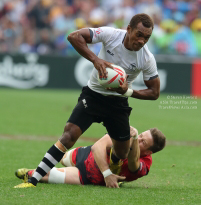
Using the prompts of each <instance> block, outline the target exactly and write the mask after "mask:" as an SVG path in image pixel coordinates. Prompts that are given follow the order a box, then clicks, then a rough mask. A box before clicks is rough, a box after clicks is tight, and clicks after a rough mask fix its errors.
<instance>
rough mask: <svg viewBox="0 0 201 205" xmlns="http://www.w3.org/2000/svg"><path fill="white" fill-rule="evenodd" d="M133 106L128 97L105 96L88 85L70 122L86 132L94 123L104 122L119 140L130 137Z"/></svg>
mask: <svg viewBox="0 0 201 205" xmlns="http://www.w3.org/2000/svg"><path fill="white" fill-rule="evenodd" d="M131 110H132V108H131V107H129V105H128V98H124V97H117V96H104V95H102V94H100V93H97V92H94V91H92V90H91V89H90V88H89V87H88V86H86V87H83V89H82V93H81V95H80V97H79V99H78V103H77V105H76V106H75V108H74V110H73V112H72V114H71V116H70V118H69V120H68V122H71V123H73V124H75V125H77V126H78V127H80V129H81V130H82V133H84V132H85V131H86V130H87V129H88V128H89V127H90V126H91V124H92V123H94V122H96V123H100V122H103V125H104V126H105V127H106V129H107V132H108V134H109V135H110V137H111V138H112V139H115V140H117V141H126V140H128V139H130V124H129V116H130V113H131Z"/></svg>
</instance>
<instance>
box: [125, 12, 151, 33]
mask: <svg viewBox="0 0 201 205" xmlns="http://www.w3.org/2000/svg"><path fill="white" fill-rule="evenodd" d="M140 22H142V24H143V26H144V27H146V28H150V27H152V30H153V28H154V22H153V20H152V19H151V17H150V16H149V15H147V14H144V13H142V14H136V15H135V16H133V17H132V19H131V21H130V24H129V25H130V27H131V29H132V30H133V29H134V28H137V25H138V24H139V23H140Z"/></svg>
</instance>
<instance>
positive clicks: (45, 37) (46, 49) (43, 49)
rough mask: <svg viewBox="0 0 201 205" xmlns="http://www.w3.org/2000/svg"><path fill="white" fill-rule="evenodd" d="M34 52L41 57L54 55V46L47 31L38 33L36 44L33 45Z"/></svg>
mask: <svg viewBox="0 0 201 205" xmlns="http://www.w3.org/2000/svg"><path fill="white" fill-rule="evenodd" d="M35 47H36V52H37V53H39V54H41V55H47V54H51V53H54V51H55V45H54V43H53V42H52V40H51V37H50V33H49V31H48V30H47V29H42V30H41V31H40V37H39V41H38V43H37V44H36V45H35Z"/></svg>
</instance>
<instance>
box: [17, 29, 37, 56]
mask: <svg viewBox="0 0 201 205" xmlns="http://www.w3.org/2000/svg"><path fill="white" fill-rule="evenodd" d="M35 41H36V32H35V31H34V30H24V32H23V36H22V43H21V45H20V46H19V50H18V51H19V52H20V53H35V52H36V47H35Z"/></svg>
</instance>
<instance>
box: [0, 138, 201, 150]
mask: <svg viewBox="0 0 201 205" xmlns="http://www.w3.org/2000/svg"><path fill="white" fill-rule="evenodd" d="M1 139H5V140H28V141H55V142H56V141H57V140H58V139H59V137H56V136H34V135H33V136H23V135H0V140H1ZM97 140H98V139H97V138H91V137H85V136H81V137H80V138H79V139H78V142H91V143H92V144H93V143H94V142H96V141H97ZM167 145H172V146H191V147H192V146H193V147H201V141H175V140H167Z"/></svg>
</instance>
